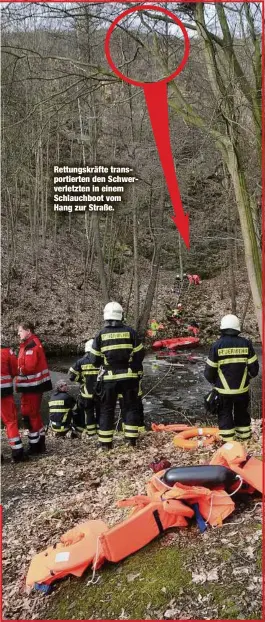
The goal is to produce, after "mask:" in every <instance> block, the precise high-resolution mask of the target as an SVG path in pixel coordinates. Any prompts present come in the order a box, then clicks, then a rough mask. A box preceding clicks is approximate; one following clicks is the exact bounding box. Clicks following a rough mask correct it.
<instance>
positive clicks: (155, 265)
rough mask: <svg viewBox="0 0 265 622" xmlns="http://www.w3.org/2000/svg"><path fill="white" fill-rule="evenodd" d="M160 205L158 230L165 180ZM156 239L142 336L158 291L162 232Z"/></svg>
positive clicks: (140, 320)
mask: <svg viewBox="0 0 265 622" xmlns="http://www.w3.org/2000/svg"><path fill="white" fill-rule="evenodd" d="M159 203H160V205H159V218H158V229H159V230H161V229H162V225H163V214H164V207H165V183H164V180H163V182H162V188H161V196H160V201H159ZM154 239H155V246H154V253H153V259H152V267H151V276H150V281H149V285H148V288H147V292H146V297H145V302H144V306H143V309H142V312H141V315H140V318H139V323H138V330H139V332H140V333H141V334H144V333H145V331H146V327H147V324H148V320H149V317H150V313H151V309H152V304H153V299H154V294H155V289H156V282H157V275H158V271H159V265H160V254H161V248H162V235H161V232H160V235H159V232H158V235H155V236H154Z"/></svg>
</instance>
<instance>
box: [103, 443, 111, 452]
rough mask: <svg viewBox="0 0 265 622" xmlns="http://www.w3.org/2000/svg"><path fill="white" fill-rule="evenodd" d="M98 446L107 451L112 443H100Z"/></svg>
mask: <svg viewBox="0 0 265 622" xmlns="http://www.w3.org/2000/svg"><path fill="white" fill-rule="evenodd" d="M100 447H101V449H103V450H104V451H109V450H110V449H112V448H113V445H112V443H100Z"/></svg>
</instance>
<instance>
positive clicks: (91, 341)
mask: <svg viewBox="0 0 265 622" xmlns="http://www.w3.org/2000/svg"><path fill="white" fill-rule="evenodd" d="M92 343H93V339H89V340H88V341H86V343H85V352H91V348H92Z"/></svg>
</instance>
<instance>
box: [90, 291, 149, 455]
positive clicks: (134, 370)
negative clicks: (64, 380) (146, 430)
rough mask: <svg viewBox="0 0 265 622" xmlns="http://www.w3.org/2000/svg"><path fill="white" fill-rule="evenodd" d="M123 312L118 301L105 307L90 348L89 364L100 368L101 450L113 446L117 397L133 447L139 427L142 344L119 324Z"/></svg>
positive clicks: (132, 333)
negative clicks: (102, 325)
mask: <svg viewBox="0 0 265 622" xmlns="http://www.w3.org/2000/svg"><path fill="white" fill-rule="evenodd" d="M122 317H123V309H122V307H121V305H120V304H119V303H118V302H109V303H108V304H107V305H106V306H105V308H104V322H105V326H104V328H103V329H102V330H101V331H100V332H99V333H98V335H97V336H96V337H95V339H94V341H93V345H92V348H91V361H92V363H93V364H94V365H95V366H96V367H99V366H101V371H100V373H99V376H98V382H99V383H100V385H101V391H100V393H101V405H100V417H99V429H98V436H99V441H100V443H101V444H102V447H104V448H105V449H110V448H111V447H112V441H113V432H114V413H115V406H116V401H117V397H118V395H119V394H121V395H122V397H123V407H124V436H125V439H126V441H127V442H128V443H129V444H130V445H135V444H136V440H137V438H138V429H139V426H140V421H141V420H140V414H139V408H138V392H139V378H138V372H139V370H140V369H141V365H142V361H143V358H144V348H143V344H142V343H140V341H139V339H138V336H137V333H136V331H135V330H134V329H133V328H131V327H130V326H127V325H126V324H124V323H123V321H122Z"/></svg>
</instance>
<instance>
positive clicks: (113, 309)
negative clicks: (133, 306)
mask: <svg viewBox="0 0 265 622" xmlns="http://www.w3.org/2000/svg"><path fill="white" fill-rule="evenodd" d="M122 316H123V308H122V307H121V305H120V304H119V303H118V302H108V304H107V305H106V306H105V308H104V320H118V321H119V320H122Z"/></svg>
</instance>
